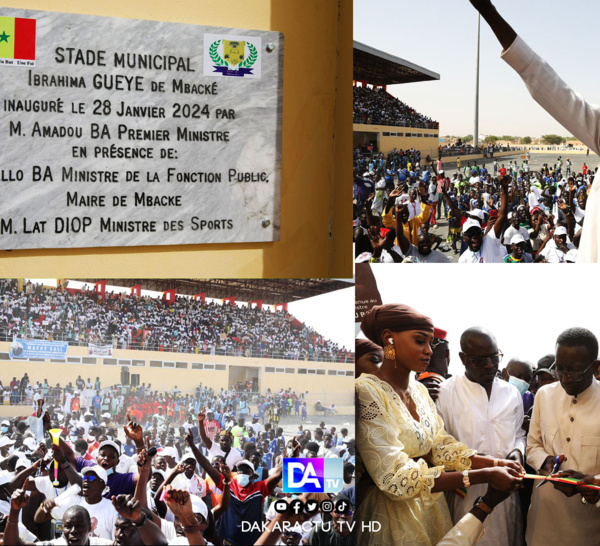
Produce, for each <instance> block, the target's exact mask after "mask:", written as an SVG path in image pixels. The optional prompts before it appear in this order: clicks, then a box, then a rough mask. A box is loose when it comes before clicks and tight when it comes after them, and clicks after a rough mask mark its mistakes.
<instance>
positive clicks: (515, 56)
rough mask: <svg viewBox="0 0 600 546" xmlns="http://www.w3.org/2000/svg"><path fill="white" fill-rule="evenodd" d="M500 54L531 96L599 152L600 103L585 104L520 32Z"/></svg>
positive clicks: (592, 148) (575, 134)
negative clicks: (598, 104)
mask: <svg viewBox="0 0 600 546" xmlns="http://www.w3.org/2000/svg"><path fill="white" fill-rule="evenodd" d="M502 58H503V59H504V60H505V61H506V62H507V63H508V64H509V65H510V66H512V68H514V69H515V70H516V71H517V73H518V74H519V76H521V78H522V79H523V81H524V82H525V85H526V86H527V89H528V90H529V93H530V94H531V96H532V97H533V99H534V100H535V101H536V102H537V103H538V104H539V105H540V106H541V107H542V108H543V109H544V110H546V112H548V113H549V114H550V115H551V116H552V117H553V118H554V119H555V120H556V121H558V122H559V123H560V124H561V125H562V126H563V127H565V128H566V129H568V130H569V131H570V132H571V133H572V134H573V135H574V136H576V137H577V138H578V139H579V140H581V142H583V143H584V144H585V145H586V146H587V147H588V148H590V150H593V151H594V152H596V154H599V155H600V135H599V130H598V126H599V122H600V107H599V106H597V105H593V104H588V103H587V102H586V101H585V99H584V98H583V96H582V95H580V94H579V93H575V92H574V91H573V90H572V89H571V88H570V87H569V86H568V85H567V84H566V83H565V82H564V81H563V80H561V79H560V77H559V76H558V74H557V73H556V72H555V71H554V69H553V68H552V67H551V66H550V65H549V64H548V63H547V62H546V61H544V60H543V59H542V58H541V57H540V56H539V55H537V54H536V53H535V52H534V51H533V50H532V49H531V48H530V47H529V46H528V45H527V44H526V43H525V42H524V41H523V40H522V39H521V38H520V37H519V36H517V38H516V39H515V41H514V42H513V43H512V45H511V46H510V47H509V48H508V49H507V50H505V51H503V53H502Z"/></svg>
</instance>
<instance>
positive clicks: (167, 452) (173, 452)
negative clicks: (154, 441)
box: [160, 446, 179, 459]
mask: <svg viewBox="0 0 600 546" xmlns="http://www.w3.org/2000/svg"><path fill="white" fill-rule="evenodd" d="M160 454H161V455H162V456H163V457H173V459H178V458H179V453H177V449H175V448H174V447H173V446H167V447H163V448H162V451H161V452H160Z"/></svg>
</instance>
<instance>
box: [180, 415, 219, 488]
mask: <svg viewBox="0 0 600 546" xmlns="http://www.w3.org/2000/svg"><path fill="white" fill-rule="evenodd" d="M202 428H203V429H204V425H202ZM185 443H186V444H187V445H188V446H189V447H190V449H191V450H192V453H193V454H194V457H196V460H197V461H198V464H199V465H200V466H201V467H202V468H204V470H205V471H206V473H207V474H208V475H209V476H210V477H211V478H212V480H213V482H215V484H218V483H219V481H220V480H221V473H220V472H219V471H218V470H217V469H216V468H214V467H213V466H212V465H211V464H210V461H209V460H208V459H207V458H206V457H205V456H204V455H202V452H201V451H200V450H199V449H198V447H197V446H196V444H194V437H193V436H192V434H191V432H188V433H187V435H186V437H185ZM209 449H210V448H209Z"/></svg>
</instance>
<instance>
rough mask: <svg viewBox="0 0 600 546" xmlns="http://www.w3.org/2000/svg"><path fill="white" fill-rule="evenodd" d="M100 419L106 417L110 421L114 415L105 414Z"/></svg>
mask: <svg viewBox="0 0 600 546" xmlns="http://www.w3.org/2000/svg"><path fill="white" fill-rule="evenodd" d="M100 417H106V418H107V419H110V418H111V417H112V415H111V414H110V413H108V412H105V413H103V414H102V415H101V416H100Z"/></svg>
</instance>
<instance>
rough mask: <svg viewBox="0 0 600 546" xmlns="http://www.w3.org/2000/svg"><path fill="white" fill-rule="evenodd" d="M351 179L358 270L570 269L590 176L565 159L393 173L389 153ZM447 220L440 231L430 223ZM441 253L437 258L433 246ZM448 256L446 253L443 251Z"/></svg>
mask: <svg viewBox="0 0 600 546" xmlns="http://www.w3.org/2000/svg"><path fill="white" fill-rule="evenodd" d="M380 156H381V157H382V161H379V162H378V161H373V162H372V163H369V164H368V168H365V169H364V170H363V169H362V167H364V166H365V165H360V166H359V165H358V164H357V163H356V161H355V171H354V218H355V220H354V242H355V260H356V261H357V262H367V261H370V262H384V263H394V262H405V263H428V262H437V263H447V262H450V261H451V260H450V259H449V258H448V257H447V256H446V255H445V254H444V252H449V251H450V247H452V250H453V251H454V254H460V257H459V259H458V261H459V263H503V262H504V263H530V262H546V263H573V262H575V261H576V258H577V249H578V247H579V241H580V238H581V233H582V227H583V223H584V218H585V210H586V202H587V197H588V195H589V193H590V191H591V186H592V183H593V181H594V176H595V174H596V170H597V169H596V170H592V169H589V168H588V167H587V165H586V164H585V163H584V164H583V168H582V170H581V171H580V172H575V170H574V169H573V164H572V162H571V161H570V159H569V158H566V159H563V158H562V156H559V157H558V158H557V160H556V162H555V163H554V164H550V165H548V164H545V165H543V167H542V168H541V169H540V170H539V171H533V170H531V168H530V164H529V159H528V157H529V155H528V154H525V159H523V160H522V161H521V162H520V163H517V160H514V161H513V160H510V161H509V162H507V163H506V164H504V163H502V162H501V161H498V159H495V160H494V161H493V162H492V163H488V164H487V167H486V163H485V162H481V161H480V163H479V164H478V163H477V161H473V162H471V161H467V162H463V161H461V159H460V158H458V161H457V168H458V169H457V171H456V172H454V174H453V175H452V177H449V176H447V175H446V173H445V172H444V167H443V162H442V160H441V159H438V160H437V161H431V163H426V164H425V166H423V167H421V165H420V163H418V162H416V163H415V164H408V165H406V166H405V167H398V166H397V165H396V164H395V163H394V162H393V161H392V160H391V156H392V154H388V155H387V156H384V155H383V154H380ZM441 218H446V219H447V220H448V228H447V232H446V233H441V230H438V225H437V222H436V220H440V219H441ZM438 247H439V248H440V250H437V248H438ZM442 251H444V252H442Z"/></svg>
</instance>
